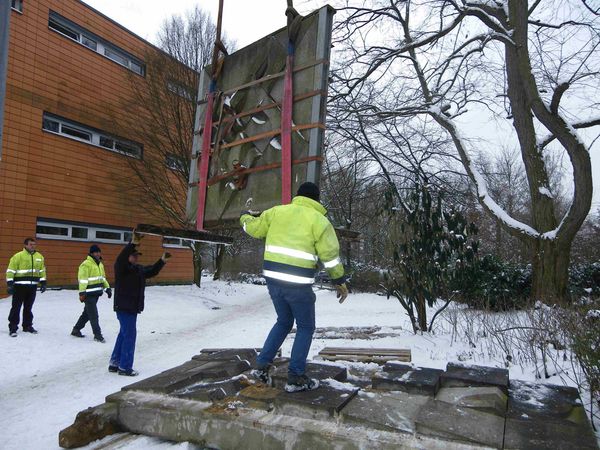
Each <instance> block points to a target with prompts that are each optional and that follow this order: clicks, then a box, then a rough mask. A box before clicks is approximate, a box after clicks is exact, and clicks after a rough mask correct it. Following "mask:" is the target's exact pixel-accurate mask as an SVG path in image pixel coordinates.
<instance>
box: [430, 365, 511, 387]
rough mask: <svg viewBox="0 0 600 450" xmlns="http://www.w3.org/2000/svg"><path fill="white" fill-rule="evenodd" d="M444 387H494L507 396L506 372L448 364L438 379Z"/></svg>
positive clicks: (493, 368)
mask: <svg viewBox="0 0 600 450" xmlns="http://www.w3.org/2000/svg"><path fill="white" fill-rule="evenodd" d="M440 381H441V384H442V386H444V387H474V386H496V387H498V388H500V389H502V391H503V392H504V393H505V394H507V395H508V384H509V380H508V370H506V369H498V368H495V367H485V366H473V365H462V364H455V363H448V365H447V366H446V372H444V373H443V374H442V376H441V378H440Z"/></svg>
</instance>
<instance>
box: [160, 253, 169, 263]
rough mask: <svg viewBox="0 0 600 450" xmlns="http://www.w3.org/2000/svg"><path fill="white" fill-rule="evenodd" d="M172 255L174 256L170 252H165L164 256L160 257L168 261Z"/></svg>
mask: <svg viewBox="0 0 600 450" xmlns="http://www.w3.org/2000/svg"><path fill="white" fill-rule="evenodd" d="M171 256H172V255H171V254H170V253H169V252H164V253H163V254H162V256H161V257H160V259H162V261H163V262H164V263H166V262H167V261H168V260H169V258H170V257H171Z"/></svg>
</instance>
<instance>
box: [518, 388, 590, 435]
mask: <svg viewBox="0 0 600 450" xmlns="http://www.w3.org/2000/svg"><path fill="white" fill-rule="evenodd" d="M509 394H510V400H509V402H508V412H507V416H508V417H510V418H512V419H523V418H544V419H547V420H554V421H556V420H559V421H562V420H568V421H570V422H572V423H575V424H578V425H582V426H588V427H589V426H590V424H589V421H588V418H587V414H586V412H585V409H584V407H583V404H582V402H581V399H580V397H579V391H578V390H577V389H576V388H574V387H569V386H556V385H549V384H540V383H530V382H526V381H520V380H513V381H512V382H511V385H510V389H509Z"/></svg>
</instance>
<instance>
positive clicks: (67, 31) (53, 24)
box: [48, 18, 79, 41]
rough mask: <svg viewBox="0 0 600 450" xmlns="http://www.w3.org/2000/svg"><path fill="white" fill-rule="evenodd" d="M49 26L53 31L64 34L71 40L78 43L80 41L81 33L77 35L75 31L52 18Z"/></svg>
mask: <svg viewBox="0 0 600 450" xmlns="http://www.w3.org/2000/svg"><path fill="white" fill-rule="evenodd" d="M48 26H49V27H50V28H52V29H53V30H56V31H58V32H59V33H62V34H64V35H65V36H68V37H70V38H71V39H75V40H76V41H78V40H79V33H77V32H76V31H74V30H71V29H70V28H68V27H66V26H64V25H62V24H60V23H58V22H57V21H56V20H54V19H52V18H50V21H49V22H48Z"/></svg>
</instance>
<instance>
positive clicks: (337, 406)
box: [274, 383, 358, 421]
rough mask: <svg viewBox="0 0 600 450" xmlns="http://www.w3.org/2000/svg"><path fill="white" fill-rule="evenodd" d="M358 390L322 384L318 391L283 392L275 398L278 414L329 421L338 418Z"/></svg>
mask: <svg viewBox="0 0 600 450" xmlns="http://www.w3.org/2000/svg"><path fill="white" fill-rule="evenodd" d="M357 392H358V388H353V387H347V388H344V389H340V388H339V386H337V385H336V386H331V385H329V384H326V383H322V384H321V386H320V387H319V388H318V389H315V390H313V391H305V392H294V393H291V394H290V393H287V392H282V393H281V394H280V395H277V396H276V397H275V398H274V405H275V410H276V412H277V413H278V414H285V415H291V416H298V417H304V418H307V419H317V420H325V421H326V420H329V419H330V418H331V417H333V416H336V415H337V414H338V413H339V412H340V411H341V410H342V408H344V406H346V405H347V404H348V402H350V400H352V398H354V396H355V395H356V393H357Z"/></svg>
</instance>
